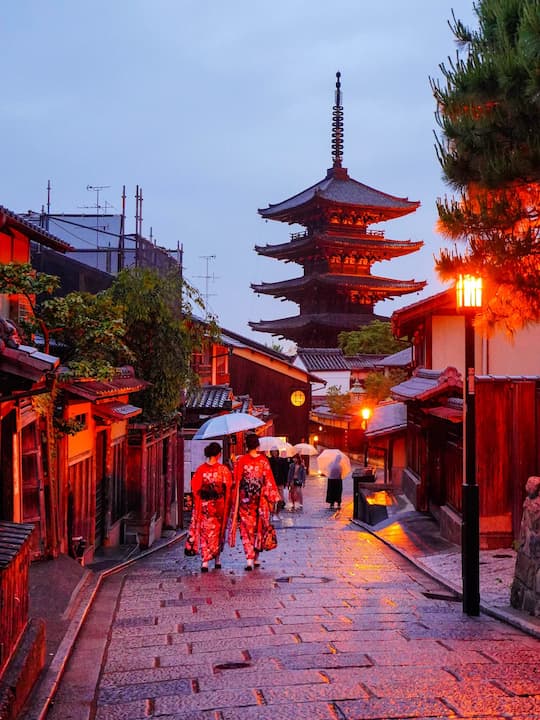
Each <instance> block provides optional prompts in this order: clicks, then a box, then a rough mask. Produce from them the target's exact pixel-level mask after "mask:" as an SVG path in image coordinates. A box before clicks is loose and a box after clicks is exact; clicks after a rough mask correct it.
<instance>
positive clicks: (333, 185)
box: [259, 168, 420, 218]
mask: <svg viewBox="0 0 540 720" xmlns="http://www.w3.org/2000/svg"><path fill="white" fill-rule="evenodd" d="M315 197H317V198H322V199H323V200H327V201H329V202H331V203H336V204H340V205H341V204H345V205H354V206H360V207H361V206H364V207H367V208H370V209H376V210H385V211H387V214H388V217H400V216H401V215H405V214H407V213H410V212H413V211H414V210H416V208H417V207H418V206H419V205H420V203H419V202H411V201H410V200H408V199H407V198H398V197H395V196H393V195H388V194H387V193H384V192H381V191H380V190H375V188H372V187H369V185H364V184H363V183H361V182H358V181H357V180H353V179H352V178H351V177H349V175H348V174H347V171H346V170H345V168H340V169H339V172H336V171H335V170H334V168H330V170H329V171H328V172H327V175H326V177H325V178H324V179H323V180H320V181H319V182H317V183H315V184H314V185H312V186H311V187H309V188H307V189H306V190H303V191H302V192H300V193H298V194H297V195H294V196H292V197H290V198H288V199H287V200H284V201H283V202H280V203H276V204H275V205H272V204H270V205H269V206H268V207H267V208H264V209H260V210H259V213H260V214H261V215H262V217H264V218H273V217H276V216H279V215H282V214H285V213H287V211H289V210H294V209H295V208H299V207H301V206H302V205H306V204H307V203H309V202H310V201H311V200H313V199H314V198H315Z"/></svg>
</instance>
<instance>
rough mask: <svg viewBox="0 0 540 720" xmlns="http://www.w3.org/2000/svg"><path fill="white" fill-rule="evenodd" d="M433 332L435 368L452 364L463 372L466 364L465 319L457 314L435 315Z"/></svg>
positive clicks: (441, 368)
mask: <svg viewBox="0 0 540 720" xmlns="http://www.w3.org/2000/svg"><path fill="white" fill-rule="evenodd" d="M432 332H433V342H432V354H433V362H432V367H433V369H434V370H444V368H446V367H448V366H452V367H455V368H457V369H458V370H459V371H460V372H461V373H462V372H463V368H464V366H465V347H464V319H463V318H462V317H459V316H455V315H454V316H452V315H435V316H434V317H433V320H432Z"/></svg>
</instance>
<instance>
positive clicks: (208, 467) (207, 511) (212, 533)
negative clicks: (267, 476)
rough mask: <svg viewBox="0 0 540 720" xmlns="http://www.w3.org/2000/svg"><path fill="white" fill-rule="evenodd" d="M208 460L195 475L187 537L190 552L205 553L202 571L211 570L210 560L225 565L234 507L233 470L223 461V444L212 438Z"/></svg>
mask: <svg viewBox="0 0 540 720" xmlns="http://www.w3.org/2000/svg"><path fill="white" fill-rule="evenodd" d="M204 455H205V457H206V458H207V459H206V462H204V463H203V464H202V465H199V467H198V468H197V469H196V470H195V473H194V474H193V477H192V478H191V489H192V492H193V512H192V516H191V523H190V526H189V531H188V537H187V540H186V546H185V552H186V554H187V555H195V554H196V553H197V552H199V553H200V555H201V572H208V563H209V561H210V560H212V559H213V560H214V567H215V569H216V570H219V569H220V568H221V561H220V555H221V551H222V549H223V545H224V541H225V535H226V531H227V522H228V519H229V515H230V510H231V498H232V487H233V482H232V474H231V472H230V470H229V469H228V468H227V467H225V465H222V463H221V462H220V457H221V446H220V444H219V443H217V442H211V443H210V444H209V445H207V446H206V447H205V448H204Z"/></svg>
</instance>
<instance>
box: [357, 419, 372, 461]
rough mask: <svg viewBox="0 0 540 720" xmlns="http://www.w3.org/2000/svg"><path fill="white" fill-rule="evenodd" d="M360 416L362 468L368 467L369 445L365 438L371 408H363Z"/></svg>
mask: <svg viewBox="0 0 540 720" xmlns="http://www.w3.org/2000/svg"><path fill="white" fill-rule="evenodd" d="M360 415H361V417H362V430H363V431H364V467H367V466H368V449H369V443H368V439H367V437H366V436H365V433H366V429H367V424H368V420H369V419H370V417H371V408H370V407H367V406H366V407H363V408H362V409H361V410H360Z"/></svg>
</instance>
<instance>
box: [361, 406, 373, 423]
mask: <svg viewBox="0 0 540 720" xmlns="http://www.w3.org/2000/svg"><path fill="white" fill-rule="evenodd" d="M360 415H361V416H362V420H363V421H364V422H367V421H368V420H369V418H370V417H371V408H369V407H363V408H362V409H361V410H360Z"/></svg>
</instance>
